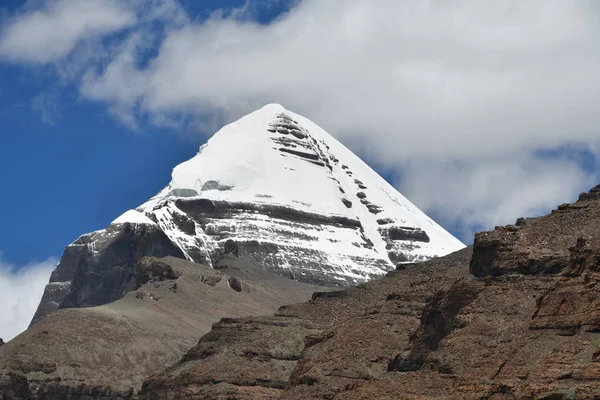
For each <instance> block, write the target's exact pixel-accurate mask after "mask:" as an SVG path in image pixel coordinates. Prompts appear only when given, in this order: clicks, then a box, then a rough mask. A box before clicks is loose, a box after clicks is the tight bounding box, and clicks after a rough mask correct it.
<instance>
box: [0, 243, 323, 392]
mask: <svg viewBox="0 0 600 400" xmlns="http://www.w3.org/2000/svg"><path fill="white" fill-rule="evenodd" d="M218 267H219V269H218V270H217V269H213V268H210V267H207V266H204V265H200V264H196V263H192V262H188V261H185V260H182V259H178V258H174V257H166V258H153V257H147V258H142V259H141V260H140V261H139V262H137V263H136V265H135V266H134V267H133V268H132V271H133V273H132V276H131V282H133V287H132V291H130V292H128V293H127V294H125V296H124V297H122V298H121V299H119V300H117V301H115V302H112V303H109V304H106V305H102V306H98V307H87V308H70V309H61V310H58V311H56V312H54V313H52V314H51V315H49V316H47V317H45V318H43V319H42V320H40V321H39V322H38V323H36V324H34V325H33V326H32V327H30V328H29V329H28V330H27V331H26V332H24V333H22V334H21V335H19V336H17V337H16V338H15V339H13V340H11V341H10V342H8V343H6V344H5V345H4V346H2V347H1V348H0V394H2V395H3V396H4V397H3V400H4V399H40V400H41V399H130V398H132V396H133V395H134V394H135V393H136V392H137V390H139V389H140V387H141V383H142V381H143V379H144V378H145V377H147V376H149V375H151V374H152V373H155V372H158V371H160V370H162V369H163V368H165V367H166V366H168V365H170V364H172V363H174V362H176V361H177V360H179V359H181V357H182V356H183V355H184V353H185V352H186V351H187V350H189V349H190V348H191V347H192V346H193V345H194V344H196V343H197V341H198V338H199V337H200V336H202V335H203V334H205V333H207V332H209V331H210V329H211V326H212V324H213V323H215V322H217V321H218V320H219V319H220V318H222V317H223V316H230V317H244V316H247V315H265V314H269V313H272V312H274V311H275V310H277V308H278V307H279V306H281V305H282V304H286V303H289V302H299V301H305V300H307V299H309V298H310V296H311V294H312V292H313V291H314V290H316V289H317V287H315V286H311V285H307V284H304V283H300V282H296V281H292V280H290V279H287V278H284V277H281V276H278V275H275V274H272V273H269V272H266V271H264V270H262V269H261V268H260V267H259V266H256V265H253V264H251V263H248V262H246V261H244V260H241V259H239V258H236V257H235V256H231V255H229V256H226V257H223V258H222V259H221V260H220V262H219V265H218ZM232 277H234V278H235V280H236V281H237V282H239V284H240V285H241V288H242V289H243V290H239V291H238V290H235V288H233V287H232V286H231V285H230V284H229V283H228V281H229V280H230V279H231V278H232ZM320 289H321V290H323V288H320Z"/></svg>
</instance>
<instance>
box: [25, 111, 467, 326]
mask: <svg viewBox="0 0 600 400" xmlns="http://www.w3.org/2000/svg"><path fill="white" fill-rule="evenodd" d="M463 247H464V245H463V244H462V243H461V242H459V241H458V240H457V239H455V238H454V237H453V236H452V235H450V234H449V233H448V232H446V231H445V230H444V229H443V228H442V227H440V226H439V225H437V224H436V223H435V222H433V221H432V220H431V219H430V218H429V217H427V216H426V215H425V214H423V213H422V212H421V211H419V210H418V209H417V208H416V207H415V206H414V205H413V204H411V203H410V202H409V201H408V200H407V199H406V198H404V197H403V196H402V195H401V194H400V193H398V192H397V191H396V190H395V189H394V188H393V187H392V186H390V185H389V184H388V183H387V182H386V181H385V180H384V179H383V178H381V177H380V176H379V175H378V174H377V173H376V172H375V171H373V170H372V169H371V168H369V167H368V166H367V165H366V164H365V163H364V162H362V161H361V160H360V159H359V158H358V157H356V156H355V155H354V154H353V153H352V152H350V151H349V150H348V149H346V148H345V147H344V146H343V145H342V144H341V143H339V142H338V141H337V140H335V139H334V138H333V137H331V136H330V135H329V134H328V133H327V132H325V131H324V130H323V129H321V128H319V127H318V126H317V125H315V124H314V123H312V122H311V121H309V120H308V119H306V118H303V117H301V116H299V115H296V114H294V113H292V112H289V111H286V110H285V109H284V108H283V107H281V106H279V105H268V106H266V107H264V108H262V109H260V110H258V111H256V112H254V113H252V114H249V115H247V116H246V117H244V118H242V119H240V120H239V121H237V122H234V123H233V124H230V125H228V126H226V127H224V128H223V129H221V130H220V131H219V132H217V133H216V134H215V135H214V136H213V137H212V138H211V139H210V140H209V141H208V143H206V144H205V145H204V146H202V147H201V148H200V151H199V152H198V154H197V155H196V156H195V157H193V158H192V159H191V160H188V161H186V162H184V163H182V164H180V165H178V166H177V167H175V169H174V170H173V179H172V181H171V183H170V184H169V185H168V186H167V187H166V188H165V189H163V190H162V191H161V192H160V193H159V194H157V195H156V196H154V197H153V198H152V199H150V200H149V201H148V202H146V203H144V204H143V205H141V206H140V207H138V208H137V209H136V210H129V211H127V212H126V213H124V214H123V215H121V216H120V217H118V218H117V219H116V220H114V221H113V222H112V223H111V224H110V225H109V226H108V227H107V228H106V229H103V230H99V231H96V232H92V233H89V234H86V235H83V236H81V237H80V238H79V239H77V240H76V241H75V242H73V243H71V244H70V245H69V246H67V248H66V249H65V251H64V253H63V256H62V258H61V259H60V262H59V263H58V265H57V267H56V269H55V270H54V272H53V273H52V276H51V277H50V283H49V284H48V285H47V286H46V289H45V291H44V295H43V297H42V300H41V302H40V305H39V307H38V310H37V312H36V314H35V316H34V319H33V321H32V324H34V323H36V322H37V321H39V320H40V319H42V318H44V317H45V316H47V315H49V314H52V313H54V312H55V311H56V310H58V309H61V308H72V307H88V306H96V305H101V304H106V303H109V302H112V301H115V300H117V299H119V298H121V297H122V296H123V293H126V292H127V291H129V290H131V288H132V287H133V286H134V284H135V282H134V281H135V265H136V263H138V262H139V261H140V260H141V259H142V258H143V257H165V256H174V257H178V258H187V259H189V260H193V261H196V262H200V263H204V264H207V265H211V266H215V267H223V261H222V260H223V259H224V257H223V256H224V255H225V254H227V253H232V254H234V255H236V256H238V257H240V258H241V259H242V260H247V261H248V262H249V263H250V264H255V265H260V266H261V267H262V268H264V269H266V270H271V271H274V272H276V273H279V274H281V275H285V276H288V277H290V278H294V279H298V280H302V281H305V282H309V283H316V284H325V285H340V286H346V285H352V284H356V283H359V282H362V281H365V280H368V279H372V278H376V277H378V276H381V275H383V274H385V273H386V272H387V271H389V270H391V269H393V268H394V265H395V264H396V263H398V262H413V261H422V260H426V259H428V258H432V257H436V256H442V255H445V254H448V253H451V252H453V251H456V250H459V249H461V248H463Z"/></svg>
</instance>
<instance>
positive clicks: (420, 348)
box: [140, 186, 600, 400]
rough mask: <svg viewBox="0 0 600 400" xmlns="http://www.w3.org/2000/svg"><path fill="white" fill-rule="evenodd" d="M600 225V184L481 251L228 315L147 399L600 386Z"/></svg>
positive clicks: (547, 395) (590, 392) (148, 389)
mask: <svg viewBox="0 0 600 400" xmlns="http://www.w3.org/2000/svg"><path fill="white" fill-rule="evenodd" d="M598 226H600V186H598V187H596V188H594V189H592V190H591V191H590V192H588V193H584V194H582V195H581V196H580V198H579V200H578V201H577V202H575V203H573V204H564V205H561V206H559V207H558V209H557V210H554V211H553V212H552V213H551V214H549V215H547V216H544V217H540V218H536V219H527V220H526V219H519V220H518V221H517V223H516V224H514V225H509V226H505V227H498V228H496V229H495V230H494V231H491V232H482V233H480V234H477V235H476V239H475V243H474V246H473V249H472V250H471V249H470V248H469V249H465V250H462V251H459V252H457V253H454V254H451V255H449V256H446V257H443V258H439V259H436V260H432V261H428V262H425V263H422V264H419V265H401V268H399V269H398V270H397V271H394V272H390V273H388V275H387V276H386V277H385V278H383V279H381V280H379V281H374V282H370V283H367V284H363V285H359V286H358V287H355V288H351V289H348V290H345V291H340V292H331V293H323V294H320V293H315V295H313V299H312V300H311V301H310V302H308V303H304V304H299V305H293V306H288V307H282V308H281V309H280V310H279V311H278V313H277V314H275V315H274V316H271V317H261V318H243V319H226V320H222V321H221V322H219V323H218V324H215V326H214V328H213V330H212V331H211V333H210V334H208V335H206V336H204V337H203V338H202V339H200V342H199V343H198V344H197V345H196V346H195V347H194V348H192V350H190V351H188V353H187V354H186V355H185V356H184V357H183V358H182V360H181V361H180V362H179V363H176V364H174V365H173V366H172V367H170V368H168V369H167V370H165V371H164V372H162V373H159V374H155V375H153V376H151V377H150V378H148V379H147V380H146V381H145V382H144V385H143V389H142V391H141V393H140V398H142V399H153V400H154V399H156V400H158V399H179V398H190V399H373V398H377V399H398V398H402V399H546V400H550V399H558V400H561V399H564V400H566V399H596V398H600V336H598V333H599V332H600V329H599V328H600V313H599V311H598V309H599V306H600V298H599V294H600V292H599V291H600V289H599V288H600V285H599V283H600V274H599V271H600V230H598V229H597V227H598ZM471 253H472V254H471ZM232 366H233V367H232Z"/></svg>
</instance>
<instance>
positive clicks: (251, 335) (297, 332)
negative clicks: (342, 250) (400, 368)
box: [140, 249, 470, 399]
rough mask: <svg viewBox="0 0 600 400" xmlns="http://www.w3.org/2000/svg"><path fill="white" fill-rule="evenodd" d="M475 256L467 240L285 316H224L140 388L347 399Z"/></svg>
mask: <svg viewBox="0 0 600 400" xmlns="http://www.w3.org/2000/svg"><path fill="white" fill-rule="evenodd" d="M469 260H470V249H466V250H462V251H460V252H458V253H455V254H453V255H450V256H448V257H446V258H441V259H436V260H432V261H428V262H425V263H421V264H410V265H408V266H406V267H405V268H404V269H402V270H400V271H394V272H390V273H389V274H388V276H387V277H386V278H384V279H382V280H380V281H374V282H370V283H367V284H363V285H360V286H358V287H354V288H350V289H348V290H345V291H337V292H318V293H315V294H314V295H313V300H311V301H310V302H308V303H304V304H298V305H290V306H286V307H282V308H281V309H280V310H279V312H278V313H277V314H276V315H275V316H271V317H260V318H255V317H251V318H242V319H227V320H222V321H221V322H219V323H218V324H215V325H214V326H213V330H212V331H211V333H209V334H208V335H206V336H204V337H203V338H202V339H200V342H199V343H198V345H197V346H195V347H194V348H192V349H191V350H190V351H189V352H188V353H187V354H186V355H185V356H184V357H183V359H182V361H181V362H179V363H177V364H175V365H174V366H173V367H171V368H169V369H168V370H167V371H166V372H164V373H160V374H157V375H154V376H152V377H150V378H149V379H148V380H147V381H146V382H145V383H144V387H143V390H142V393H141V395H140V397H141V398H143V399H180V398H193V399H269V398H302V399H304V398H333V397H332V396H341V397H339V398H346V397H343V396H345V395H347V394H348V393H351V392H352V391H354V390H355V389H357V388H358V387H359V386H362V385H364V384H365V383H367V382H369V381H371V380H378V379H383V378H385V377H386V376H387V375H389V373H388V372H387V366H388V364H389V363H390V362H391V361H392V359H393V358H394V356H395V355H396V353H397V351H398V349H399V348H403V347H405V346H406V345H407V344H408V338H409V336H410V334H411V333H412V332H413V331H415V330H416V329H417V327H418V325H419V319H420V316H421V314H422V310H423V309H424V308H425V306H426V303H427V299H428V298H429V297H431V296H432V295H433V294H434V293H436V292H438V291H441V290H443V289H446V288H448V287H450V285H451V284H452V282H454V281H456V280H457V279H461V277H463V276H465V275H467V274H468V263H469ZM372 398H377V397H372Z"/></svg>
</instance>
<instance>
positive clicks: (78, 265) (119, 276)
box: [32, 223, 185, 325]
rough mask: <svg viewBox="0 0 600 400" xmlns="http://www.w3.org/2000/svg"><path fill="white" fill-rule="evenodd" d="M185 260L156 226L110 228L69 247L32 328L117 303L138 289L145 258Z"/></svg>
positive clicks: (34, 318) (177, 248)
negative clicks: (62, 314)
mask: <svg viewBox="0 0 600 400" xmlns="http://www.w3.org/2000/svg"><path fill="white" fill-rule="evenodd" d="M149 256H152V257H166V256H174V257H179V258H185V256H184V254H183V252H182V251H181V249H180V248H179V247H178V246H177V245H175V244H174V243H173V242H171V240H170V239H169V238H168V237H167V236H166V235H165V234H164V232H163V231H162V230H160V229H159V228H158V227H157V226H155V225H148V224H134V223H124V224H111V225H110V226H109V227H108V228H106V229H104V230H102V231H98V232H93V233H90V234H87V235H83V236H81V237H80V238H79V239H77V240H76V241H75V242H73V243H72V244H70V245H69V246H67V248H66V249H65V251H64V253H63V256H62V257H61V259H60V261H59V263H58V265H57V266H56V269H55V270H54V271H53V272H52V275H51V276H50V283H49V284H48V285H46V288H45V290H44V295H43V297H42V300H41V302H40V305H39V307H38V310H37V312H36V313H35V315H34V317H33V320H32V325H33V324H35V323H36V322H38V321H39V320H40V319H42V318H44V317H45V316H47V315H50V314H52V313H53V312H55V311H56V310H58V309H61V308H75V307H90V306H98V305H102V304H107V303H110V302H112V301H115V300H118V299H120V298H121V297H123V296H124V295H125V293H127V292H128V291H131V290H134V289H135V285H136V282H135V271H134V269H135V264H136V263H137V262H138V261H139V260H141V259H142V258H143V257H149Z"/></svg>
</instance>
